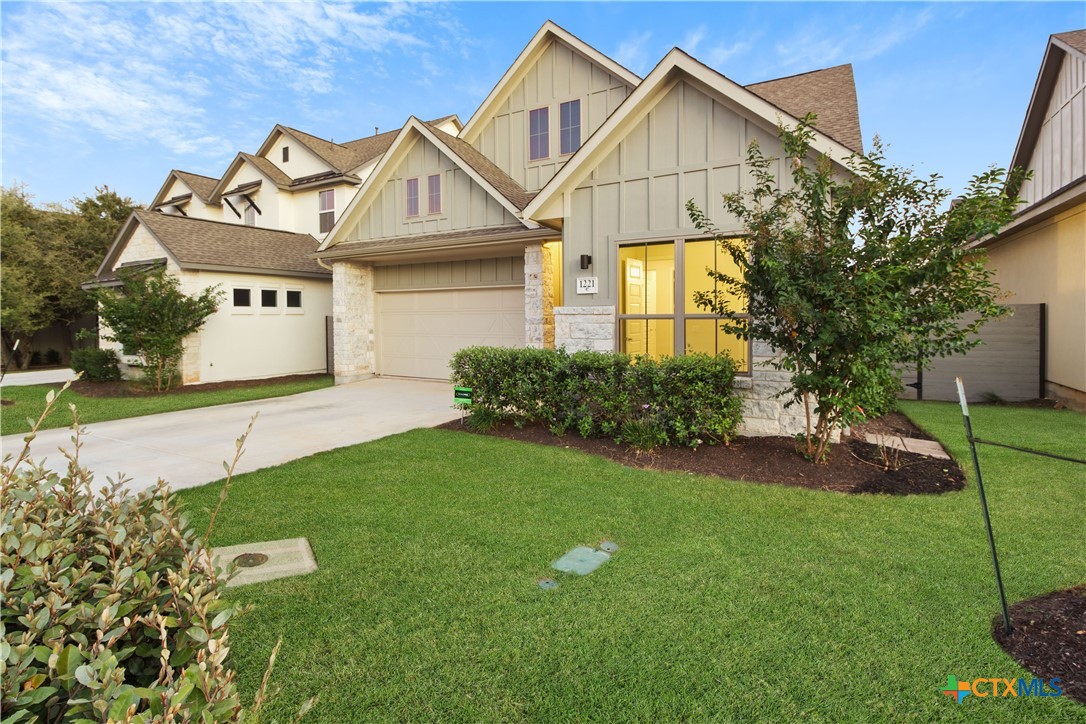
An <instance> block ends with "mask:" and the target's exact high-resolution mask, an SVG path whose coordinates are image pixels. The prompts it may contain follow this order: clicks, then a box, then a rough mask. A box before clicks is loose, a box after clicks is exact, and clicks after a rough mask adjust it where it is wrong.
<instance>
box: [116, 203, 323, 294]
mask: <svg viewBox="0 0 1086 724" xmlns="http://www.w3.org/2000/svg"><path fill="white" fill-rule="evenodd" d="M140 225H142V226H143V227H144V228H145V229H147V231H149V232H150V233H151V235H152V236H153V237H154V238H155V241H157V242H158V243H159V244H161V245H162V247H163V248H164V249H166V251H167V252H168V253H169V255H170V257H171V258H172V259H173V260H174V261H175V262H177V264H178V266H180V267H181V268H182V269H204V270H209V271H237V272H243V273H250V274H272V275H285V276H309V277H327V276H329V274H330V272H329V271H328V270H327V269H325V268H324V267H322V266H320V265H319V264H318V263H317V262H316V261H314V260H312V259H310V258H309V255H310V254H312V253H313V252H314V251H316V250H317V240H316V239H314V238H313V237H312V236H310V235H309V234H296V233H294V232H290V231H276V230H274V229H261V228H259V227H256V226H242V225H240V224H227V223H224V222H222V221H208V220H206V219H195V218H192V217H186V216H172V215H169V214H162V213H158V212H156V211H148V210H146V209H137V210H135V211H133V212H132V215H131V216H129V217H128V220H127V221H125V223H124V224H123V225H122V226H121V229H120V231H119V232H118V233H117V237H116V238H115V239H114V241H113V245H112V246H111V247H110V250H109V252H108V253H107V254H106V258H105V260H104V261H103V262H102V264H101V266H99V267H98V273H97V274H96V276H97V277H98V279H99V280H104V279H106V278H108V276H109V274H110V273H111V271H112V269H113V266H114V264H115V263H116V260H117V257H119V256H120V254H121V252H122V251H123V250H124V247H125V245H126V244H127V242H128V239H129V238H131V236H132V233H133V232H134V231H135V230H136V228H137V227H138V226H140Z"/></svg>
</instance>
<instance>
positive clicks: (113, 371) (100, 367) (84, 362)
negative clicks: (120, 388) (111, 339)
mask: <svg viewBox="0 0 1086 724" xmlns="http://www.w3.org/2000/svg"><path fill="white" fill-rule="evenodd" d="M117 364H118V360H117V353H116V352H114V351H113V350H111V349H101V348H99V347H84V348H83V349H73V350H72V369H73V370H74V371H76V372H82V373H83V379H85V380H90V381H91V382H116V381H117V380H119V379H121V369H120V367H118V366H117Z"/></svg>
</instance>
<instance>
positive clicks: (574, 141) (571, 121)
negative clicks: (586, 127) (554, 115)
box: [558, 100, 581, 156]
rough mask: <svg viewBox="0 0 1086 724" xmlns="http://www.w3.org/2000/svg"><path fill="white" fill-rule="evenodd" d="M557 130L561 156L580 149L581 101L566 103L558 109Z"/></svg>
mask: <svg viewBox="0 0 1086 724" xmlns="http://www.w3.org/2000/svg"><path fill="white" fill-rule="evenodd" d="M558 128H559V136H560V143H559V145H560V147H561V152H562V155H563V156H568V155H569V154H571V153H576V152H577V149H578V148H580V147H581V101H580V100H575V101H568V102H566V103H563V104H562V105H561V106H560V107H559V112H558Z"/></svg>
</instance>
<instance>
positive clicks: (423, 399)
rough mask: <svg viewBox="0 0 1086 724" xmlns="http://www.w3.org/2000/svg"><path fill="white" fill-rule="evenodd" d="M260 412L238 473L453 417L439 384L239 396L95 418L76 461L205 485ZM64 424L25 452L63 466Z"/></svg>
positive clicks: (150, 480) (100, 473) (11, 439)
mask: <svg viewBox="0 0 1086 724" xmlns="http://www.w3.org/2000/svg"><path fill="white" fill-rule="evenodd" d="M258 411H259V412H260V417H259V418H257V421H256V425H255V426H254V427H253V433H252V435H250V437H249V440H248V442H247V443H246V445H245V455H244V456H243V457H242V458H241V461H240V462H239V463H238V467H237V469H236V471H237V472H249V471H251V470H259V469H260V468H266V467H271V466H273V465H280V464H282V463H285V462H288V461H290V460H296V459H298V458H301V457H305V456H307V455H312V454H313V453H317V452H322V451H324V450H332V449H334V448H337V447H344V446H347V445H355V444H357V443H361V442H366V441H368V440H376V439H377V438H380V437H385V436H387V435H394V434H396V433H400V432H405V431H407V430H412V429H415V428H418V427H432V426H434V425H437V424H440V423H442V422H446V421H448V420H452V419H454V418H456V417H458V416H459V414H460V413H458V412H457V411H456V410H454V409H453V407H452V387H451V386H450V385H448V384H447V383H444V382H422V381H417V380H396V379H380V378H377V379H371V380H366V381H364V382H356V383H354V384H350V385H340V386H338V387H328V388H325V389H321V390H315V391H313V392H303V393H301V394H297V395H291V396H289V397H276V398H273V399H268V400H254V401H253V402H239V403H236V404H233V405H218V406H216V407H204V408H200V409H197V410H184V411H181V412H168V413H163V414H161V415H147V416H145V417H132V418H129V419H127V420H112V421H110V422H95V423H91V424H89V425H87V426H86V434H85V435H84V436H83V442H84V445H83V449H82V452H81V453H80V461H81V462H82V463H83V465H85V466H86V467H88V468H90V469H91V470H92V471H94V474H95V480H96V481H97V482H99V483H102V484H105V482H106V477H107V476H109V477H115V476H116V474H117V473H118V472H123V473H125V474H126V475H127V476H128V477H129V478H131V479H132V480H131V483H130V484H129V487H130V488H131V489H133V490H142V489H145V488H147V487H149V486H151V485H153V484H154V482H155V481H156V480H157V479H158V478H159V477H162V478H165V479H166V481H167V482H169V483H170V485H171V486H172V487H173V488H174V489H178V488H189V487H192V486H194V485H203V484H204V483H209V482H211V481H214V480H219V479H220V478H222V477H224V476H225V472H224V471H223V467H222V463H223V461H224V460H227V461H229V460H232V459H233V456H234V441H235V440H236V439H237V438H238V437H239V436H240V435H241V433H243V432H244V431H245V427H246V426H247V425H248V424H249V418H251V417H252V416H253V414H254V413H256V412H258ZM71 436H72V433H71V430H69V429H59V430H45V431H43V432H41V433H39V435H38V437H37V438H36V439H35V440H34V442H33V443H32V448H31V451H32V456H33V457H35V458H38V459H40V458H42V457H48V459H49V460H50V461H51V462H52V464H53V465H54V466H62V465H63V464H64V462H65V461H64V457H63V456H62V455H61V454H60V452H58V450H57V448H58V447H65V448H71ZM22 438H23V436H22V435H8V436H6V437H4V438H2V444H3V450H4V453H5V454H7V453H12V454H16V453H17V452H18V451H19V450H20V449H21V448H22Z"/></svg>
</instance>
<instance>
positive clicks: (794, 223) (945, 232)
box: [687, 114, 1020, 461]
mask: <svg viewBox="0 0 1086 724" xmlns="http://www.w3.org/2000/svg"><path fill="white" fill-rule="evenodd" d="M815 120H816V119H815V116H814V115H813V114H811V115H808V116H806V117H804V118H803V119H802V120H801V121H800V122H799V123H798V124H797V125H796V126H795V127H794V128H788V127H785V126H783V125H782V126H781V127H780V129H779V131H780V139H781V141H782V143H783V148H784V153H785V155H786V157H787V159H788V161H789V163H790V172H791V176H792V185H791V186H787V187H786V186H785V185H784V184H779V183H778V180H777V179H776V178H775V177H774V176H773V174H772V173H771V172H770V170H771V169H772V168H773V164H774V162H775V160H776V159H773V158H770V157H767V156H766V155H765V154H764V153H763V151H762V149H761V148H759V146H758V144H757V143H756V142H752V143H751V144H750V147H749V149H748V152H747V166H748V168H749V170H750V174H751V177H752V179H753V186H752V187H751V188H750V189H749V190H746V191H742V192H738V193H732V194H725V195H724V209H725V210H726V211H727V212H728V213H730V214H732V215H733V216H735V217H736V219H738V221H739V223H740V224H741V225H742V229H743V231H742V234H741V238H735V236H736V235H734V234H732V235H724V234H722V233H721V232H720V231H719V230H718V229H717V228H716V227H715V226H714V225H713V224H712V223H711V222H710V220H709V218H708V216H707V215H706V213H705V212H703V211H702V210H701V209H699V208H698V207H697V206H696V205H695V204H694V203H693V202H692V201H691V202H689V203H688V204H687V210H688V212H689V213H690V217H691V219H692V220H693V222H694V225H695V226H696V227H697V228H698V229H699V230H701V231H704V232H706V233H708V234H710V235H712V236H713V237H714V238H715V239H717V241H718V242H719V243H720V244H721V246H722V247H723V249H724V250H725V251H726V252H727V253H728V254H729V255H730V256H731V258H732V259H733V260H734V261H735V264H736V267H737V268H738V270H739V272H738V276H730V275H728V274H725V273H721V272H716V271H712V270H709V275H710V276H711V277H713V278H714V279H715V280H716V282H717V284H716V285H715V286H716V291H714V292H702V293H699V294H697V295H695V297H696V302H697V304H698V305H699V306H700V307H701V308H703V309H707V310H710V311H712V312H713V313H715V314H718V315H721V316H722V317H723V322H722V324H721V327H722V328H723V329H724V330H725V331H727V332H729V333H732V334H736V335H738V336H739V337H741V338H743V339H754V340H760V341H763V342H766V343H768V344H770V345H771V346H772V347H773V348H774V349H776V350H777V356H776V357H775V358H774V360H773V361H772V362H771V363H770V364H771V365H772V366H773V367H774V368H776V369H778V370H786V371H788V372H790V373H791V381H790V384H789V386H788V387H787V388H786V389H785V390H784V391H783V392H782V393H781V394H782V395H783V396H786V397H787V398H788V402H789V404H799V405H802V406H803V410H804V414H805V416H806V420H807V428H806V434H805V435H804V442H803V450H802V451H803V454H804V455H805V456H806V457H808V458H809V459H811V460H815V461H821V460H824V459H825V455H826V452H827V449H828V445H829V442H830V439H831V437H832V435H833V433H834V431H835V430H837V429H841V428H844V427H848V426H851V425H854V424H856V423H858V422H860V421H862V420H863V419H865V418H868V417H874V416H877V415H879V414H882V413H883V412H885V411H886V410H887V409H888V408H889V406H890V405H891V404H892V402H893V399H894V398H895V396H896V394H897V392H898V390H900V389H901V370H902V369H903V368H904V367H905V366H906V365H915V366H919V367H921V368H924V367H926V366H928V365H929V364H930V362H931V361H932V360H933V359H934V358H935V357H942V356H947V355H951V354H958V353H962V352H964V351H966V350H968V349H970V348H971V347H973V346H975V345H976V344H978V340H977V339H976V338H975V337H974V336H973V333H974V332H976V331H977V329H979V328H980V327H981V325H983V324H984V323H985V322H986V321H988V320H989V319H992V318H993V317H996V316H999V315H1001V314H1003V313H1005V312H1006V308H1004V307H1002V306H1000V305H999V304H998V303H997V301H996V298H997V295H998V293H999V289H998V287H997V286H996V284H995V283H994V282H993V281H992V279H991V272H990V271H989V270H988V268H987V267H986V266H985V259H984V256H983V253H982V252H978V251H976V250H967V249H966V245H967V242H968V241H969V240H970V239H973V238H978V237H982V236H984V235H986V234H990V233H993V232H995V231H996V230H998V229H999V228H1000V227H1001V226H1003V225H1004V224H1006V223H1007V222H1008V221H1010V220H1011V218H1012V217H1013V214H1014V210H1015V208H1016V206H1017V205H1018V203H1019V200H1018V199H1017V198H1011V197H1008V196H1007V195H1006V194H1005V192H1004V189H1006V188H1007V185H1006V184H1005V182H1006V181H1007V180H1008V179H1007V174H1006V173H1005V172H1004V171H1003V170H1002V169H997V168H994V167H993V168H991V169H990V170H988V171H986V172H984V173H981V174H979V175H977V176H975V177H973V179H972V180H971V181H970V183H969V185H968V188H967V189H966V191H965V193H964V194H963V195H962V196H961V197H960V198H957V199H955V200H954V203H952V204H950V205H949V207H948V205H947V204H946V201H947V198H948V196H949V194H950V192H949V190H947V189H945V188H941V187H940V186H939V181H940V177H939V176H938V175H935V174H933V175H931V176H930V177H928V178H917V177H915V176H914V175H913V172H912V170H911V169H907V168H902V167H900V166H894V165H892V164H890V163H888V162H887V160H886V157H885V153H884V149H883V146H882V144H881V143H880V142H879V140H878V139H877V138H876V140H875V143H874V149H873V150H872V151H871V153H869V154H868V155H866V156H859V155H856V156H853V157H852V158H851V159H849V161H848V166H849V168H850V169H851V171H852V173H851V174H836V173H834V171H833V169H832V167H831V163H830V159H829V158H828V157H826V156H824V155H818V156H815V155H814V154H813V153H812V150H811V142H812V139H813V137H814V132H813V127H814V125H815ZM808 159H813V162H802V161H807V160H808ZM801 160H802V161H801ZM1014 176H1016V177H1020V176H1019V173H1018V172H1015V173H1014ZM1016 187H1017V184H1011V188H1016ZM735 298H738V299H740V300H742V301H743V302H745V303H746V305H747V309H746V310H736V309H732V308H731V307H730V306H729V300H730V299H735ZM738 311H748V312H749V316H747V317H736V316H733V313H735V312H738ZM968 312H975V313H976V317H975V318H973V319H972V321H968V322H965V321H963V316H964V315H966V313H968Z"/></svg>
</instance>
